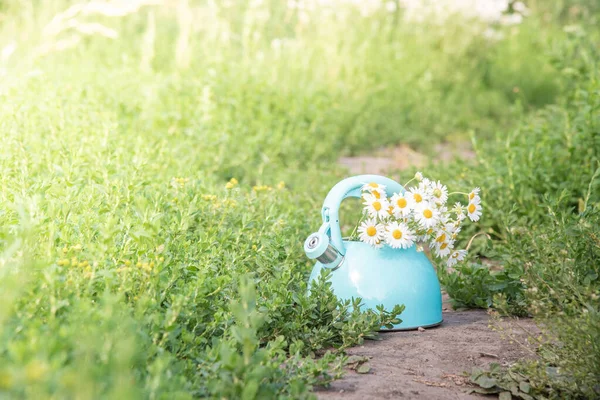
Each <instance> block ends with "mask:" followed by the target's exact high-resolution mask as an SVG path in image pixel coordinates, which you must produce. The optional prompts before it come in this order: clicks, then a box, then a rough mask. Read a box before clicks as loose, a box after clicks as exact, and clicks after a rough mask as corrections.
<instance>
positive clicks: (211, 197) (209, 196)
mask: <svg viewBox="0 0 600 400" xmlns="http://www.w3.org/2000/svg"><path fill="white" fill-rule="evenodd" d="M202 200H206V201H213V202H214V201H216V200H217V196H215V195H214V194H203V195H202Z"/></svg>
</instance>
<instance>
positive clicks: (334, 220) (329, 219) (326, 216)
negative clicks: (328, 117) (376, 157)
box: [321, 175, 405, 255]
mask: <svg viewBox="0 0 600 400" xmlns="http://www.w3.org/2000/svg"><path fill="white" fill-rule="evenodd" d="M371 182H374V183H378V184H380V185H384V186H385V189H386V193H387V195H388V197H389V196H392V195H393V194H394V193H404V191H405V190H404V187H402V185H400V184H399V183H398V182H396V181H394V180H392V179H390V178H386V177H385V176H380V175H357V176H352V177H350V178H346V179H344V180H342V181H340V182H338V183H337V184H336V185H335V186H334V187H333V188H331V190H330V191H329V193H328V194H327V197H326V198H325V201H324V202H323V208H322V209H321V216H322V217H323V224H324V225H325V224H328V225H329V226H330V235H331V243H332V244H333V245H334V246H335V247H336V248H337V249H338V251H339V252H340V253H341V254H342V255H344V254H346V248H345V247H344V243H343V241H342V232H341V229H340V216H339V211H340V205H341V204H342V201H343V200H344V199H346V198H348V197H360V195H361V188H362V187H363V186H364V185H366V184H368V183H371Z"/></svg>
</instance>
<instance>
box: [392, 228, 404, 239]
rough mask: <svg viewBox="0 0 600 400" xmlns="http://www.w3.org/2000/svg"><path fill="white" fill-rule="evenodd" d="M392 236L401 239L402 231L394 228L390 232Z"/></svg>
mask: <svg viewBox="0 0 600 400" xmlns="http://www.w3.org/2000/svg"><path fill="white" fill-rule="evenodd" d="M392 236H393V237H394V239H401V238H402V232H400V230H399V229H396V230H394V232H392Z"/></svg>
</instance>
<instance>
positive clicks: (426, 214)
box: [423, 208, 433, 218]
mask: <svg viewBox="0 0 600 400" xmlns="http://www.w3.org/2000/svg"><path fill="white" fill-rule="evenodd" d="M423 215H424V216H425V218H431V217H433V212H432V211H431V210H430V209H428V208H426V209H425V210H424V211H423Z"/></svg>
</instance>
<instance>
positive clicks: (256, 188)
mask: <svg viewBox="0 0 600 400" xmlns="http://www.w3.org/2000/svg"><path fill="white" fill-rule="evenodd" d="M272 189H273V188H272V187H271V186H267V185H256V186H254V187H253V188H252V190H254V191H255V192H257V193H258V192H267V191H269V190H272Z"/></svg>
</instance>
